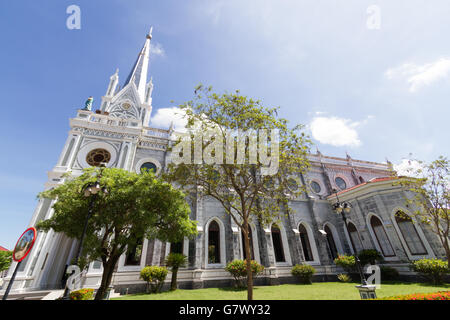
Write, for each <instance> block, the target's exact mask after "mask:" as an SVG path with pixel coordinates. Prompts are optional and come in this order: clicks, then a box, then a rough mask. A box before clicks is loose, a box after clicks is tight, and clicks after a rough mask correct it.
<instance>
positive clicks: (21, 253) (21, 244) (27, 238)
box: [13, 227, 36, 262]
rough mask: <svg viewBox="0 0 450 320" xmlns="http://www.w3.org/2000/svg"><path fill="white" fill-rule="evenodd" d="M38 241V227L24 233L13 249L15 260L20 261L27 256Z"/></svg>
mask: <svg viewBox="0 0 450 320" xmlns="http://www.w3.org/2000/svg"><path fill="white" fill-rule="evenodd" d="M34 241H36V229H35V228H33V227H31V228H28V229H27V230H25V231H24V233H22V235H21V236H20V238H19V240H17V243H16V246H15V247H14V251H13V260H14V261H16V262H20V261H22V260H23V259H25V258H26V256H27V255H28V253H30V251H31V249H32V248H33V245H34Z"/></svg>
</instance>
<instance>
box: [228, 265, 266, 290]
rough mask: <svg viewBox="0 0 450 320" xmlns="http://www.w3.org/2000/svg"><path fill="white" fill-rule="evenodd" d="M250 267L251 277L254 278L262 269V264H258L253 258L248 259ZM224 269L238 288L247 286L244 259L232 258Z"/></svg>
mask: <svg viewBox="0 0 450 320" xmlns="http://www.w3.org/2000/svg"><path fill="white" fill-rule="evenodd" d="M250 266H251V269H252V277H253V278H256V277H257V276H258V275H260V274H261V273H262V272H263V271H264V266H262V265H260V264H259V263H258V262H256V261H255V260H251V261H250ZM225 270H226V271H228V272H229V273H230V274H231V275H232V276H233V278H234V280H235V286H236V287H238V288H246V287H247V261H246V260H233V261H231V262H230V263H228V264H227V266H226V267H225Z"/></svg>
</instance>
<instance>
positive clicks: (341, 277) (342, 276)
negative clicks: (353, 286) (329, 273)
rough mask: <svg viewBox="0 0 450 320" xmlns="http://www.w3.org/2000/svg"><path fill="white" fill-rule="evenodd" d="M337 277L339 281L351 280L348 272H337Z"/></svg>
mask: <svg viewBox="0 0 450 320" xmlns="http://www.w3.org/2000/svg"><path fill="white" fill-rule="evenodd" d="M337 277H338V280H339V281H340V282H350V281H352V278H350V276H349V275H348V274H345V273H340V274H338V276H337Z"/></svg>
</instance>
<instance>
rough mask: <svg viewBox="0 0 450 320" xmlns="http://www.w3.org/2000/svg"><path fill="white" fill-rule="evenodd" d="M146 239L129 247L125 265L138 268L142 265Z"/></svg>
mask: <svg viewBox="0 0 450 320" xmlns="http://www.w3.org/2000/svg"><path fill="white" fill-rule="evenodd" d="M143 244H144V239H140V240H137V241H136V243H135V244H134V245H132V246H128V250H127V253H126V258H125V265H129V266H138V265H140V264H141V256H142V246H143Z"/></svg>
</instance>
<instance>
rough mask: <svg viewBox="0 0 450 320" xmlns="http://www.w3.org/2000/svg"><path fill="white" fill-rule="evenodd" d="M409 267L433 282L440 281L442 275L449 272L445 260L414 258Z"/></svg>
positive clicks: (437, 282)
mask: <svg viewBox="0 0 450 320" xmlns="http://www.w3.org/2000/svg"><path fill="white" fill-rule="evenodd" d="M411 268H412V269H413V270H414V271H416V272H418V273H420V274H421V275H422V276H424V277H425V278H427V279H428V280H429V281H430V282H431V283H433V284H439V283H442V281H443V278H444V276H445V275H446V274H447V273H449V272H450V269H449V268H448V263H447V261H443V260H439V259H420V260H416V261H413V262H412V263H411Z"/></svg>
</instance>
